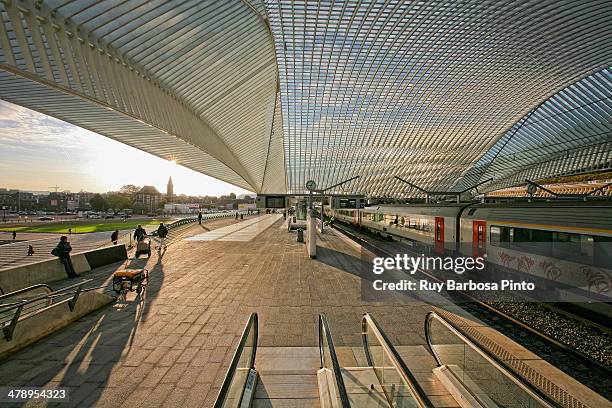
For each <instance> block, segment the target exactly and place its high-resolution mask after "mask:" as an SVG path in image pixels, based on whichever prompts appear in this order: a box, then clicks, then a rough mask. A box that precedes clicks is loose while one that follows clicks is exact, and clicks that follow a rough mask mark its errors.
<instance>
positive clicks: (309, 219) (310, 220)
mask: <svg viewBox="0 0 612 408" xmlns="http://www.w3.org/2000/svg"><path fill="white" fill-rule="evenodd" d="M306 249H307V250H308V256H309V257H310V258H313V259H314V258H316V257H317V219H316V217H313V214H312V208H309V209H308V213H307V215H306Z"/></svg>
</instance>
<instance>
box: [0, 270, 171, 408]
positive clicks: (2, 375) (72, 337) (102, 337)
mask: <svg viewBox="0 0 612 408" xmlns="http://www.w3.org/2000/svg"><path fill="white" fill-rule="evenodd" d="M146 264H147V258H144V259H131V260H130V262H129V264H128V267H129V268H130V269H132V268H133V269H137V268H144V267H145V266H146ZM149 266H150V268H149V269H150V270H149V283H148V285H147V288H146V290H145V291H144V293H143V294H142V296H136V297H134V295H135V293H131V294H128V300H127V301H117V302H115V303H113V304H111V305H110V306H107V307H105V308H103V309H101V310H100V311H98V312H94V313H92V314H90V315H87V316H85V317H83V318H81V319H79V320H77V321H76V322H74V323H72V324H70V325H69V326H67V327H66V328H64V329H62V330H60V331H59V332H56V333H54V334H52V335H50V336H48V337H45V338H43V339H41V340H40V341H38V342H36V343H35V344H33V345H31V346H28V347H27V348H25V349H24V350H21V351H19V352H17V353H16V354H14V355H12V356H11V357H9V358H8V359H6V360H3V361H0V384H1V385H3V386H19V387H48V388H57V387H66V388H67V389H68V390H69V396H70V400H69V402H68V403H61V404H59V405H58V406H62V407H65V406H72V407H85V406H93V405H96V403H97V402H98V401H99V399H100V397H101V395H102V393H103V392H104V391H105V390H106V389H108V388H113V387H119V386H120V387H119V388H114V389H113V392H114V391H116V392H114V393H110V395H109V394H108V393H107V394H106V395H107V396H106V397H105V401H104V403H105V404H112V405H115V406H118V405H121V404H122V403H123V402H124V401H125V400H126V399H127V397H128V396H129V394H130V393H132V392H133V391H134V389H135V388H136V386H137V384H138V382H139V381H140V380H142V377H138V372H139V370H138V367H139V366H140V364H141V363H142V362H143V360H144V359H145V358H146V357H147V355H148V353H149V352H151V350H143V349H142V347H141V346H142V345H143V344H144V342H142V341H141V342H138V343H135V342H134V339H135V336H136V334H137V332H138V330H139V329H140V324H141V322H143V321H145V320H146V318H147V316H148V314H149V311H150V306H151V303H152V301H153V300H154V299H155V298H156V297H157V296H158V294H159V291H160V289H161V287H162V284H163V282H164V265H163V264H162V263H160V262H158V263H155V264H151V265H149ZM111 373H113V376H112V378H111ZM135 378H138V379H139V380H136V381H134V379H135ZM109 381H110V382H109ZM15 406H32V404H31V402H30V403H23V404H17V405H15Z"/></svg>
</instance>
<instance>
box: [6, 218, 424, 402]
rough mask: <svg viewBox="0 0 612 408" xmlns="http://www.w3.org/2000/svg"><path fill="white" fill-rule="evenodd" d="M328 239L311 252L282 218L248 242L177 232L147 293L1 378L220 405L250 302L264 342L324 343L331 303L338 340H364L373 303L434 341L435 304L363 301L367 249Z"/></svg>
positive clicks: (87, 321) (85, 393) (152, 264)
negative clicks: (426, 326)
mask: <svg viewBox="0 0 612 408" xmlns="http://www.w3.org/2000/svg"><path fill="white" fill-rule="evenodd" d="M225 225H227V224H225ZM319 245H320V247H319V250H318V259H317V260H310V259H308V256H307V255H306V252H305V248H304V244H301V243H297V242H296V241H295V233H287V231H286V228H285V227H284V226H283V224H282V221H280V220H279V221H278V222H276V223H275V224H273V225H272V226H271V227H270V228H268V229H267V230H265V231H263V232H262V233H261V234H260V235H258V236H256V237H255V238H254V239H252V240H251V241H248V242H223V241H211V242H205V241H181V242H178V243H176V244H175V245H173V246H172V247H170V248H169V249H168V251H167V253H165V255H164V256H163V258H162V259H158V258H157V257H156V255H155V256H153V257H152V258H151V259H150V260H149V261H148V267H149V268H150V270H151V272H150V279H151V282H150V284H149V287H148V289H147V291H146V295H145V297H144V299H140V300H139V299H135V298H134V297H130V296H128V300H127V302H120V303H116V304H114V305H113V306H109V307H107V308H104V309H102V310H100V311H98V312H95V313H93V314H91V315H88V316H86V317H84V318H82V319H80V320H79V321H77V322H76V323H73V324H72V325H70V326H69V327H67V328H66V329H64V330H62V331H60V332H58V333H55V334H53V335H51V336H49V337H47V338H45V339H43V340H41V341H39V342H38V343H36V344H35V345H33V346H31V347H28V348H27V349H25V350H23V351H21V352H19V353H17V354H16V355H14V356H12V357H11V358H10V359H8V360H5V361H3V362H0V384H1V385H12V386H45V385H49V386H56V387H69V389H70V403H69V404H61V405H59V406H78V407H86V406H94V405H95V406H104V407H106V406H109V407H110V406H113V407H117V406H125V407H137V406H143V407H144V406H146V407H153V406H164V407H174V406H181V407H198V406H206V407H210V406H212V404H213V402H214V400H215V397H216V394H217V392H218V387H219V386H220V384H221V382H222V380H223V377H224V375H225V372H226V368H227V364H229V360H230V359H231V356H232V354H233V352H234V349H235V347H236V344H237V342H238V339H239V335H240V333H241V331H242V328H243V325H244V323H245V321H246V319H247V317H248V315H249V314H250V313H251V312H258V313H259V317H260V345H261V346H316V345H317V316H318V314H319V313H321V312H324V313H326V314H327V316H328V318H329V321H330V325H331V330H332V333H333V335H334V339H335V342H336V345H337V346H359V345H360V344H361V337H360V319H361V315H362V313H363V312H365V311H369V312H371V313H373V314H374V315H375V316H376V318H377V320H378V321H379V323H380V324H381V326H382V327H383V328H384V329H385V331H386V332H387V334H388V336H389V338H390V339H391V341H393V342H394V343H395V344H397V345H418V344H424V342H425V341H424V339H423V334H422V324H423V318H424V316H425V313H426V312H427V311H429V310H430V309H431V307H429V306H428V305H426V304H423V303H420V302H416V301H415V302H408V303H406V302H404V303H403V304H389V303H386V304H368V303H366V302H364V301H362V300H361V294H360V278H359V277H358V276H356V275H355V274H354V272H355V270H357V268H359V257H360V254H359V252H358V251H357V250H356V249H355V248H354V247H352V246H351V245H349V244H347V243H346V242H345V241H343V240H341V239H339V238H337V237H335V236H333V235H332V234H330V233H327V234H326V235H325V236H324V237H323V239H322V240H321V241H320V242H319ZM29 405H34V404H29Z"/></svg>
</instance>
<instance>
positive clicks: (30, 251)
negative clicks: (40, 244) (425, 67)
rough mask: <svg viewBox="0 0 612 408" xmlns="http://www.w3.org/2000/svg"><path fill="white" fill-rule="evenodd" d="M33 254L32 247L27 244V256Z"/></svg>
mask: <svg viewBox="0 0 612 408" xmlns="http://www.w3.org/2000/svg"><path fill="white" fill-rule="evenodd" d="M32 255H34V247H33V246H32V245H28V256H32Z"/></svg>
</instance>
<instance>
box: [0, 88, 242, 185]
mask: <svg viewBox="0 0 612 408" xmlns="http://www.w3.org/2000/svg"><path fill="white" fill-rule="evenodd" d="M136 163H138V164H139V165H138V169H137V166H136V165H135V164H136ZM170 176H172V181H173V184H174V193H175V194H187V195H214V196H220V195H227V194H229V193H235V194H236V195H240V194H245V193H248V191H247V190H244V189H242V188H239V187H235V186H233V185H231V184H228V183H225V182H223V181H220V180H217V179H214V178H212V177H209V176H206V175H204V174H202V173H198V172H196V171H193V170H190V169H187V168H185V167H182V166H180V165H179V164H176V163H172V162H169V161H167V160H164V159H161V158H159V157H157V156H153V155H151V154H149V153H145V152H143V151H141V150H138V149H136V148H133V147H131V146H127V145H125V144H122V143H119V142H116V141H114V140H112V139H110V138H107V137H105V136H101V135H99V134H97V133H94V132H91V131H89V130H85V129H82V128H80V127H77V126H74V125H71V124H69V123H66V122H63V121H61V120H59V119H55V118H53V117H50V116H47V115H44V114H42V113H39V112H36V111H32V110H30V109H27V108H24V107H22V106H18V105H14V104H11V103H9V102H6V101H2V100H0V188H15V189H20V190H26V191H54V190H55V188H54V186H57V187H58V190H59V191H65V190H70V191H73V192H74V191H81V190H84V191H91V192H99V193H102V192H107V191H116V190H118V189H119V188H120V187H121V186H123V185H125V184H135V185H137V186H143V185H152V186H155V187H156V188H157V190H159V191H160V192H165V191H166V184H167V183H168V177H170Z"/></svg>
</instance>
